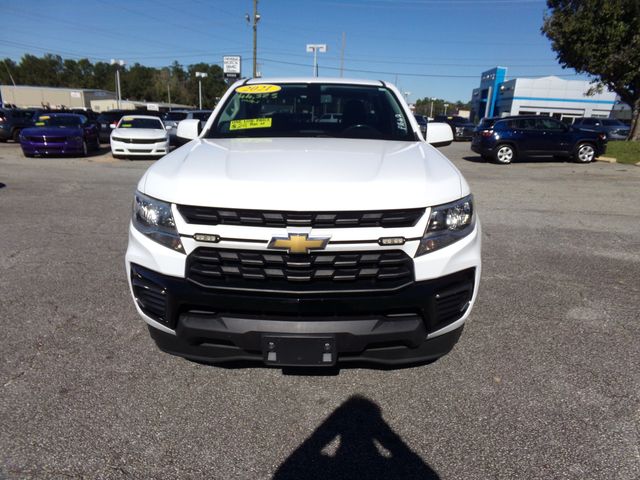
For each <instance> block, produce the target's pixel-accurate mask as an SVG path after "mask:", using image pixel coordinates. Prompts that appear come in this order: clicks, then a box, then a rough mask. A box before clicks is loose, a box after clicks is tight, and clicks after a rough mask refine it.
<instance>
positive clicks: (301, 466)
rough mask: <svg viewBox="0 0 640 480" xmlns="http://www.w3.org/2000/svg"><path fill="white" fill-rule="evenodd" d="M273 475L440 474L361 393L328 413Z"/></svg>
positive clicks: (282, 478) (428, 479)
mask: <svg viewBox="0 0 640 480" xmlns="http://www.w3.org/2000/svg"><path fill="white" fill-rule="evenodd" d="M273 478H274V480H289V479H301V478H304V479H312V480H313V479H322V480H327V479H332V480H334V479H354V480H355V479H357V480H367V479H385V480H392V479H418V478H419V479H422V480H439V479H440V477H439V476H438V474H437V473H436V472H435V471H434V470H433V469H432V468H431V467H429V465H427V464H426V463H425V462H424V461H423V460H422V459H421V458H420V457H419V456H418V455H417V454H416V453H415V452H414V451H412V450H411V449H410V448H409V446H408V445H407V444H406V443H404V441H403V440H402V438H400V436H399V435H398V434H397V433H395V432H394V431H393V430H392V429H391V427H390V426H389V425H388V424H387V423H386V422H385V421H384V419H383V418H382V414H381V411H380V407H379V406H378V405H376V404H375V403H373V402H372V401H370V400H368V399H367V398H364V397H360V396H354V397H351V398H349V399H348V400H347V401H346V402H345V403H343V404H342V405H341V406H340V407H338V408H337V409H336V410H335V411H334V412H333V413H332V414H331V415H329V417H328V418H327V419H326V420H325V421H324V422H323V423H322V424H321V425H320V426H319V427H318V428H317V429H316V430H315V431H314V432H313V433H312V434H311V436H310V437H309V438H307V439H306V440H305V441H304V442H303V443H302V444H301V445H300V446H299V447H298V448H297V449H296V450H295V451H294V452H293V453H292V454H291V455H290V456H289V458H287V459H286V460H285V461H284V462H283V463H282V465H280V467H279V468H278V470H277V471H276V473H275V475H274V476H273Z"/></svg>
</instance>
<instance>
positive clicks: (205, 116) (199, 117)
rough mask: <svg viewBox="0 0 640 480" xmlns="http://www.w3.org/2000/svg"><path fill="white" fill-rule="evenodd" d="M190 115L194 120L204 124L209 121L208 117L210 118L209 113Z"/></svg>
mask: <svg viewBox="0 0 640 480" xmlns="http://www.w3.org/2000/svg"><path fill="white" fill-rule="evenodd" d="M191 115H192V116H193V118H195V119H196V120H202V121H204V122H206V121H207V120H209V117H210V116H211V112H193V113H192V114H191Z"/></svg>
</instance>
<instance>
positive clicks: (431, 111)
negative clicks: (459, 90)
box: [429, 97, 436, 118]
mask: <svg viewBox="0 0 640 480" xmlns="http://www.w3.org/2000/svg"><path fill="white" fill-rule="evenodd" d="M435 101H436V98H435V97H431V110H430V111H429V117H430V118H433V102H435Z"/></svg>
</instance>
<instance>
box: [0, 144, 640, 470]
mask: <svg viewBox="0 0 640 480" xmlns="http://www.w3.org/2000/svg"><path fill="white" fill-rule="evenodd" d="M441 150H442V152H443V153H445V154H446V155H447V156H449V158H451V159H452V160H453V162H454V163H455V164H456V166H457V167H458V168H459V169H460V170H461V171H462V172H463V173H464V175H465V176H466V178H467V180H468V181H469V183H470V185H471V187H472V190H473V192H474V194H475V198H476V202H477V209H478V211H479V213H480V217H481V220H482V224H483V241H484V244H483V275H482V282H481V287H480V293H479V297H478V301H477V303H476V306H475V309H474V311H473V312H472V314H471V317H470V320H469V322H468V324H467V326H466V328H465V331H464V333H463V335H462V338H461V339H460V342H459V343H458V344H457V346H456V347H455V348H454V350H453V351H452V352H451V353H450V354H449V355H447V356H445V357H443V358H442V359H440V360H438V361H437V362H435V363H432V364H430V365H426V366H421V367H415V368H406V369H401V370H392V371H385V370H375V369H356V368H353V369H343V370H341V371H340V372H339V373H338V374H335V375H313V374H303V373H310V372H283V371H281V370H276V369H267V368H235V369H233V368H219V367H211V366H205V365H200V364H196V363H191V362H188V361H186V360H182V359H180V358H177V357H172V356H169V355H166V354H163V353H161V352H160V351H158V350H157V349H156V347H155V346H154V344H153V342H152V341H151V339H150V338H149V336H148V333H147V330H146V327H145V324H144V323H143V321H142V320H141V319H140V318H138V315H137V314H136V312H135V309H134V306H133V303H132V300H131V298H130V297H129V293H128V288H127V283H126V278H125V273H124V252H125V249H126V243H127V224H128V219H129V215H130V208H131V199H132V193H133V191H134V189H135V185H136V182H137V180H138V179H139V177H140V176H141V175H142V173H143V171H144V170H145V169H146V168H147V167H148V166H149V165H150V164H151V163H152V162H150V161H133V162H131V161H122V160H120V161H117V160H112V159H111V158H110V155H109V154H106V153H105V154H102V155H96V156H93V157H90V158H87V159H63V158H54V159H38V158H34V159H26V158H24V157H23V156H22V154H21V153H20V151H19V148H18V147H17V146H16V145H13V144H11V143H8V144H0V182H1V185H0V226H1V228H0V247H1V248H0V320H1V322H2V323H1V325H2V330H3V331H2V337H3V338H2V341H1V343H0V353H1V355H0V359H1V362H0V461H1V463H0V478H5V477H6V478H162V479H165V478H194V479H203V478H210V479H231V478H241V479H263V478H264V479H266V478H276V479H307V478H322V479H336V478H354V479H369V478H381V479H390V478H403V479H404V478H432V479H514V478H518V479H520V478H521V479H605V478H606V479H609V478H611V479H629V480H631V479H638V478H640V447H639V445H640V427H639V426H640V368H638V365H640V348H639V347H638V341H639V338H640V337H639V334H640V307H639V304H640V302H639V295H640V280H639V274H640V168H638V167H636V166H626V165H617V164H604V163H600V162H597V163H594V164H589V165H578V164H573V163H568V162H564V161H550V160H545V161H530V162H523V163H516V164H513V165H508V166H501V165H494V164H488V163H484V162H482V161H480V159H479V157H477V156H476V155H475V154H472V153H471V152H470V150H469V143H468V142H463V143H454V144H453V145H451V146H448V147H445V148H443V149H441ZM382 193H384V192H381V194H382Z"/></svg>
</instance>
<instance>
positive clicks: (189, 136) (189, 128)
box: [176, 119, 200, 140]
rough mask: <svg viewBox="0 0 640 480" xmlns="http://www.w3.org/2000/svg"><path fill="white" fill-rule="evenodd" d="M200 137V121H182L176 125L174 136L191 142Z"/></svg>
mask: <svg viewBox="0 0 640 480" xmlns="http://www.w3.org/2000/svg"><path fill="white" fill-rule="evenodd" d="M198 135H200V120H196V119H190V120H182V121H181V122H180V123H178V130H177V132H176V136H177V137H179V138H182V139H184V140H193V139H194V138H198Z"/></svg>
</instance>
